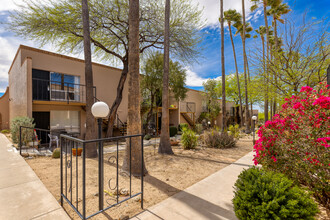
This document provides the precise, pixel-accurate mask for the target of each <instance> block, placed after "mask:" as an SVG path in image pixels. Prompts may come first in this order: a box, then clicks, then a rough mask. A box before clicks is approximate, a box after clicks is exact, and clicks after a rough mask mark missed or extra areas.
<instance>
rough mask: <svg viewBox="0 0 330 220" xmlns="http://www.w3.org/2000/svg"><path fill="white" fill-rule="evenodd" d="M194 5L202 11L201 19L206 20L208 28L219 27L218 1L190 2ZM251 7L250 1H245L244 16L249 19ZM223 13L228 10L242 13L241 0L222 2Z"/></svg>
mask: <svg viewBox="0 0 330 220" xmlns="http://www.w3.org/2000/svg"><path fill="white" fill-rule="evenodd" d="M192 2H193V3H194V4H199V7H200V8H201V9H202V8H204V11H203V19H205V20H207V25H209V26H214V27H216V26H219V17H220V0H192ZM251 6H252V3H251V1H249V0H245V16H246V17H247V18H250V7H251ZM223 9H224V11H226V10H228V9H236V10H237V11H238V12H240V13H242V1H241V0H224V2H223Z"/></svg>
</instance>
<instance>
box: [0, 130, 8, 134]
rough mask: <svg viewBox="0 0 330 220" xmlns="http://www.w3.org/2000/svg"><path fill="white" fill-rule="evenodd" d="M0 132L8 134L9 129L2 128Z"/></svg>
mask: <svg viewBox="0 0 330 220" xmlns="http://www.w3.org/2000/svg"><path fill="white" fill-rule="evenodd" d="M1 133H2V134H9V133H10V130H7V129H4V130H2V131H1Z"/></svg>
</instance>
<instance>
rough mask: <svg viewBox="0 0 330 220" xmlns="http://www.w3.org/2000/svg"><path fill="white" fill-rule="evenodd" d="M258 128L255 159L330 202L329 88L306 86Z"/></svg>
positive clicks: (317, 196)
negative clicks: (270, 119)
mask: <svg viewBox="0 0 330 220" xmlns="http://www.w3.org/2000/svg"><path fill="white" fill-rule="evenodd" d="M285 101H286V103H285V104H284V105H282V108H281V110H280V112H279V113H278V114H277V115H275V116H274V117H273V119H272V121H268V122H266V124H265V125H264V126H262V127H261V128H260V129H259V131H258V135H259V140H258V141H257V142H256V145H255V146H254V151H255V153H256V154H255V156H254V163H255V164H261V165H262V166H263V167H265V168H267V169H271V170H275V171H279V172H282V173H285V174H286V175H288V176H289V177H291V178H292V179H294V180H296V181H297V182H300V183H301V184H303V185H305V186H307V187H309V188H310V190H312V191H313V193H314V196H315V198H316V199H318V200H319V201H320V202H321V203H322V204H324V205H325V206H326V207H327V208H329V206H330V205H329V204H330V199H329V198H330V187H329V185H330V148H329V147H330V145H329V144H330V88H329V86H326V85H325V84H320V85H318V86H317V88H315V89H312V88H310V87H303V88H302V89H301V91H300V92H299V94H298V95H294V96H292V97H291V98H287V99H285Z"/></svg>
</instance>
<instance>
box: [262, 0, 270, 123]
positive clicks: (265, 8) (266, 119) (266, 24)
mask: <svg viewBox="0 0 330 220" xmlns="http://www.w3.org/2000/svg"><path fill="white" fill-rule="evenodd" d="M263 8H264V20H265V27H266V37H267V38H266V44H267V57H266V92H265V109H264V112H265V122H266V121H268V114H269V113H268V92H269V73H268V62H269V61H268V59H269V28H268V21H267V0H263Z"/></svg>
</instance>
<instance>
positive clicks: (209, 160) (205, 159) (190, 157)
mask: <svg viewBox="0 0 330 220" xmlns="http://www.w3.org/2000/svg"><path fill="white" fill-rule="evenodd" d="M173 156H174V157H181V158H187V159H192V160H203V161H207V162H211V163H221V164H227V165H231V164H234V165H238V166H245V167H253V165H248V164H243V163H236V162H225V161H219V160H212V159H207V158H198V157H192V156H186V155H178V154H174V155H173Z"/></svg>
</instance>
